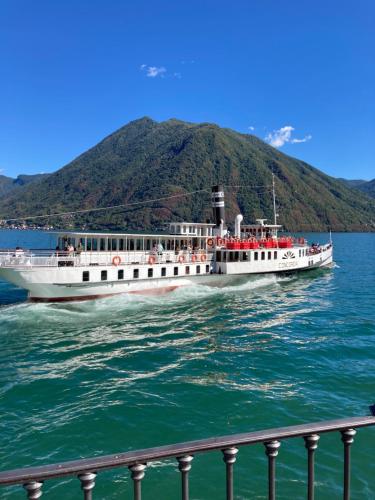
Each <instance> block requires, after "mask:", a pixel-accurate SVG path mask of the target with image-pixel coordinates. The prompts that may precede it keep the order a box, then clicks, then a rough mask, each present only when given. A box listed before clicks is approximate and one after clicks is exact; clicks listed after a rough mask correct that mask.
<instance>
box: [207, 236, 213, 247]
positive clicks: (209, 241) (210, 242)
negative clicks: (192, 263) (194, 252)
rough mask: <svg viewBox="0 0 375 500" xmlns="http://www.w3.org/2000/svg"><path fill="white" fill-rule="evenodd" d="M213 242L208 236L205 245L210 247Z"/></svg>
mask: <svg viewBox="0 0 375 500" xmlns="http://www.w3.org/2000/svg"><path fill="white" fill-rule="evenodd" d="M213 244H214V240H213V239H212V238H208V240H207V246H208V247H212V246H213Z"/></svg>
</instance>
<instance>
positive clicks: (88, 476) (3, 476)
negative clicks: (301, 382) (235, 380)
mask: <svg viewBox="0 0 375 500" xmlns="http://www.w3.org/2000/svg"><path fill="white" fill-rule="evenodd" d="M371 425H375V417H366V416H365V417H353V418H346V419H340V420H331V421H325V422H317V423H310V424H304V425H295V426H290V427H282V428H278V429H268V430H261V431H256V432H250V433H244V434H235V435H232V436H224V437H216V438H210V439H203V440H199V441H190V442H187V443H180V444H173V445H168V446H160V447H157V448H149V449H145V450H138V451H130V452H126V453H119V454H117V455H107V456H102V457H97V458H91V459H85V460H75V461H71V462H64V463H59V464H55V465H46V466H42V467H30V468H24V469H16V470H12V471H5V472H1V473H0V486H1V485H3V486H4V485H16V484H19V485H23V487H24V488H25V490H26V495H27V498H29V499H30V500H31V499H33V500H36V499H38V498H40V497H41V495H42V488H43V483H44V482H45V481H48V480H49V479H54V478H61V477H66V476H73V477H77V478H78V480H79V481H80V483H81V488H82V491H83V498H84V500H91V499H92V497H93V490H94V487H95V481H96V480H97V474H98V473H100V472H101V471H103V470H107V469H114V468H118V467H128V468H129V471H130V475H131V478H132V480H133V485H134V499H135V500H141V496H142V491H141V485H142V481H143V480H147V478H146V479H144V478H145V473H146V469H147V464H148V463H151V462H154V461H159V460H163V459H168V458H176V460H177V464H176V465H177V467H178V470H179V471H180V473H181V498H182V499H183V500H188V499H189V471H190V469H191V467H192V462H193V457H194V455H196V454H198V453H207V452H212V451H221V453H222V458H223V460H224V462H225V469H226V498H227V500H233V498H234V497H233V491H234V484H233V483H234V481H233V477H234V468H235V466H234V464H235V462H236V458H237V454H238V453H239V448H240V447H243V446H249V445H253V444H256V443H263V444H264V446H265V453H266V455H267V457H268V498H269V499H270V500H274V499H275V498H276V481H275V477H276V457H277V455H278V453H279V449H280V446H281V443H282V441H284V440H286V439H290V438H297V437H300V438H303V440H304V445H305V447H306V449H307V472H308V474H307V498H308V500H313V499H314V488H315V478H314V455H315V451H316V449H317V447H318V442H319V435H320V434H322V433H327V432H338V433H340V434H339V435H340V437H341V441H342V442H343V448H344V450H343V471H344V479H343V498H344V500H349V498H350V447H351V445H352V443H353V441H354V436H355V434H356V429H358V428H360V427H366V426H371Z"/></svg>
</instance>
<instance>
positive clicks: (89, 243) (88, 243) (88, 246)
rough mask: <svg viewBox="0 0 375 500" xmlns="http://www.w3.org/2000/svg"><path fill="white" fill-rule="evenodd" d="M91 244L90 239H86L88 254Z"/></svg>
mask: <svg viewBox="0 0 375 500" xmlns="http://www.w3.org/2000/svg"><path fill="white" fill-rule="evenodd" d="M91 243H92V240H91V238H87V251H88V252H91V250H92V244H91Z"/></svg>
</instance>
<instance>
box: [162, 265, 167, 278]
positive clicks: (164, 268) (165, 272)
mask: <svg viewBox="0 0 375 500" xmlns="http://www.w3.org/2000/svg"><path fill="white" fill-rule="evenodd" d="M161 275H162V276H167V268H166V267H162V268H161Z"/></svg>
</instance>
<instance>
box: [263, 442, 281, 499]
mask: <svg viewBox="0 0 375 500" xmlns="http://www.w3.org/2000/svg"><path fill="white" fill-rule="evenodd" d="M264 446H265V447H266V455H267V457H268V499H269V500H275V498H276V487H275V470H276V463H275V460H276V457H277V455H278V453H279V448H280V442H279V441H268V442H266V443H264Z"/></svg>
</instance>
